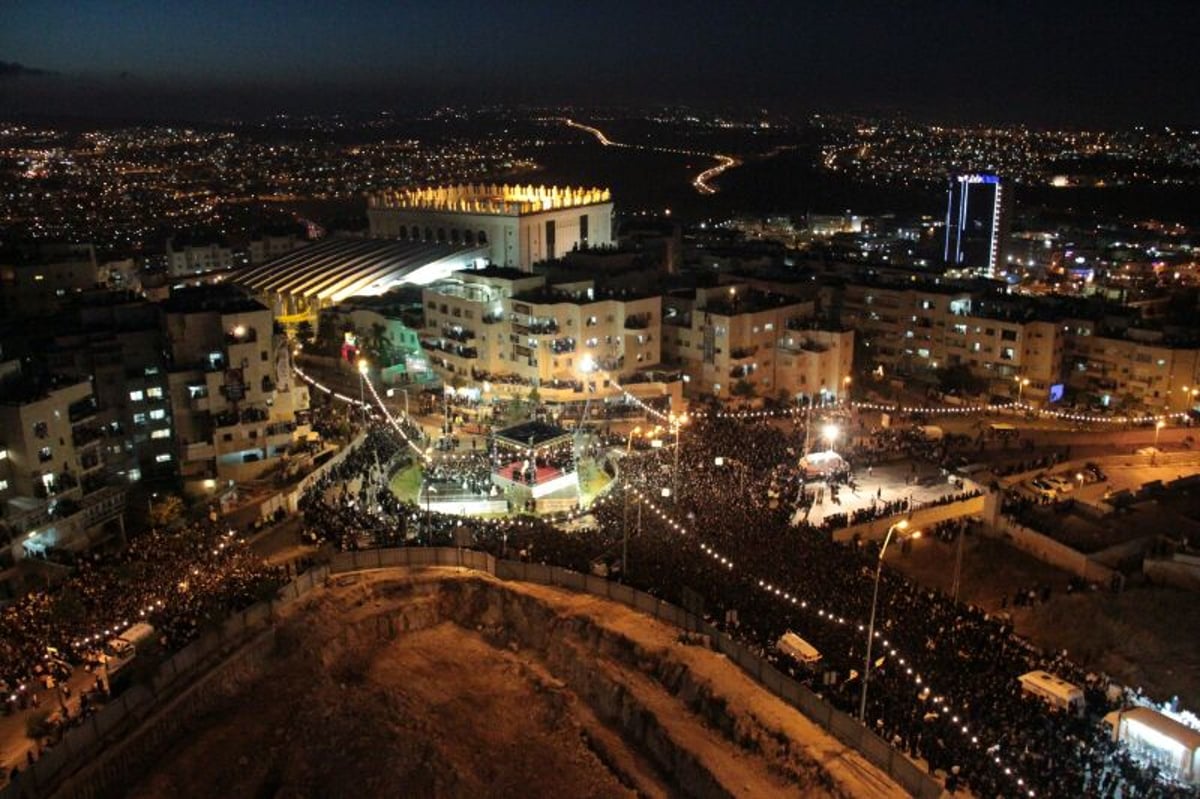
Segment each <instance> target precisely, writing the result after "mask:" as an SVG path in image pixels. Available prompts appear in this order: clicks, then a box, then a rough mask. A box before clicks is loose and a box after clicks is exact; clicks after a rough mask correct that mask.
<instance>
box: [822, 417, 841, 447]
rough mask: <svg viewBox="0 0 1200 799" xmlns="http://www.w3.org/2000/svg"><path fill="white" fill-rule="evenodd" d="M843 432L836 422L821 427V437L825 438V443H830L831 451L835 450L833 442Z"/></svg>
mask: <svg viewBox="0 0 1200 799" xmlns="http://www.w3.org/2000/svg"><path fill="white" fill-rule="evenodd" d="M841 433H842V431H841V430H840V429H839V428H838V426H837V425H836V424H827V425H825V426H824V427H822V428H821V438H823V439H825V443H827V444H828V445H829V451H830V452H833V443H834V442H835V441H837V439H838V436H839V435H841Z"/></svg>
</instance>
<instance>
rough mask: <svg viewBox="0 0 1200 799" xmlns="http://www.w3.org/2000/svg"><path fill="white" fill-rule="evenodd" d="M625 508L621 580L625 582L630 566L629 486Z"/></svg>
mask: <svg viewBox="0 0 1200 799" xmlns="http://www.w3.org/2000/svg"><path fill="white" fill-rule="evenodd" d="M624 494H625V508H624V510H623V511H622V512H621V582H622V583H624V582H625V572H626V569H628V567H629V486H628V485H626V486H625V491H624Z"/></svg>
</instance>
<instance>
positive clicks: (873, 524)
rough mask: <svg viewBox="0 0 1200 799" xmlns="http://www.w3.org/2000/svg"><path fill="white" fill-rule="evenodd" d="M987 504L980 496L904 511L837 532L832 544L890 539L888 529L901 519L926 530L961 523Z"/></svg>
mask: <svg viewBox="0 0 1200 799" xmlns="http://www.w3.org/2000/svg"><path fill="white" fill-rule="evenodd" d="M986 503H987V495H986V494H980V495H979V496H975V497H968V498H966V499H960V500H958V501H956V502H947V503H946V504H944V505H926V506H924V507H920V506H918V507H917V508H915V509H914V510H912V511H911V512H910V511H904V512H902V513H897V514H894V515H892V516H885V517H881V518H878V519H872V520H871V521H869V522H862V523H861V524H853V525H850V526H849V527H843V528H842V529H840V530H838V531H836V532H834V534H833V540H834V541H837V542H839V543H843V542H846V541H852V540H854V537H855V536H858V537H859V538H862V539H864V540H868V541H871V540H875V539H882V538H883V537H884V536H885V535H887V531H888V528H889V527H891V526H892V525H893V524H895V523H896V522H898V521H900V520H901V519H908V521H909V524H911V525H912V526H913V527H916V528H925V527H928V526H930V525H933V524H937V523H938V522H944V521H947V520H949V519H958V518H960V517H963V516H982V515H983V514H984V508H985V505H986Z"/></svg>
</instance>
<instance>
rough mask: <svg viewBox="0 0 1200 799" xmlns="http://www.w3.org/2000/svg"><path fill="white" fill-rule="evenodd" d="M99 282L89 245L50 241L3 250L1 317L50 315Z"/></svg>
mask: <svg viewBox="0 0 1200 799" xmlns="http://www.w3.org/2000/svg"><path fill="white" fill-rule="evenodd" d="M99 281H100V267H99V266H98V265H97V263H96V253H95V250H94V249H93V248H92V245H90V244H60V243H47V244H40V245H37V246H32V247H27V248H23V249H19V250H16V251H12V252H6V253H0V318H4V319H31V318H35V317H39V316H49V315H51V314H53V313H56V312H57V311H58V310H59V309H61V308H63V307H64V306H65V305H66V304H67V303H68V301H70V300H71V299H72V298H73V297H74V296H75V295H76V294H78V293H79V292H82V291H87V290H89V289H93V288H95V287H96V284H97V283H99Z"/></svg>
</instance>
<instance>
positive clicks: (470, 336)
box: [421, 266, 678, 401]
mask: <svg viewBox="0 0 1200 799" xmlns="http://www.w3.org/2000/svg"><path fill="white" fill-rule="evenodd" d="M422 299H423V303H424V306H425V329H424V331H423V334H422V342H421V343H422V347H423V348H424V349H425V352H426V354H427V355H428V356H429V359H430V361H431V363H432V364H433V367H434V369H435V370H436V371H437V372H438V373H439V374H441V376H442V378H443V380H444V381H445V382H446V383H447V384H459V385H473V386H476V387H480V388H482V389H483V390H484V391H485V393H488V392H490V393H493V394H511V393H516V392H518V391H520V390H522V388H521V387H524V388H523V390H524V391H526V392H527V391H528V390H529V388H531V387H537V388H538V390H539V393H541V394H543V396H546V398H547V399H548V400H550V401H555V400H559V401H569V400H571V399H573V398H577V399H582V398H583V396H582V395H583V394H584V393H585V392H592V391H594V392H599V393H612V391H615V389H612V387H611V386H608V385H607V383H608V381H607V380H606V379H605V378H604V377H603V376H598V375H597V372H598V371H601V370H602V371H604V372H606V373H608V375H610V376H611V377H612V378H615V379H616V380H617V381H618V382H621V383H625V382H629V383H631V384H636V385H638V386H639V388H638V389H636V390H635V389H630V390H631V391H632V392H633V393H635V394H637V393H638V391H642V390H644V391H646V392H647V393H648V395H650V396H653V395H655V392H658V393H659V394H661V393H663V392H667V393H670V392H672V391H674V392H675V393H676V394H677V393H678V387H675V388H674V389H671V388H663V386H664V385H665V384H664V382H663V380H662V379H659V378H657V377H653V378H650V377H648V376H647V373H648V372H653V371H654V370H655V369H656V368H658V367H660V365H661V360H662V357H661V353H662V349H661V348H662V341H661V327H662V300H661V298H660V297H658V296H657V295H655V296H645V295H632V294H631V295H626V296H621V295H616V294H605V293H598V292H597V290H596V288H595V285H594V283H593V282H592V281H591V280H580V281H577V282H573V283H567V284H556V285H553V286H547V285H546V282H545V277H543V276H541V275H531V274H528V273H526V272H522V271H520V270H517V269H513V268H508V267H495V266H492V267H487V268H485V269H479V270H463V271H460V272H456V273H454V275H453V276H452V277H451V279H449V280H446V281H441V282H438V283H435V284H432V285H430V286H428V287H426V288H425V289H424V291H423V296H422ZM666 382H667V383H669V382H670V381H666ZM547 391H551V392H553V391H559V392H562V393H561V394H547V393H546V392H547ZM572 392H574V393H576V394H579V395H580V396H578V397H572V396H571V394H572Z"/></svg>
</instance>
